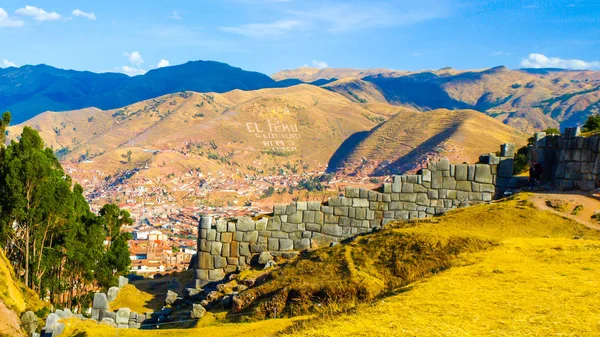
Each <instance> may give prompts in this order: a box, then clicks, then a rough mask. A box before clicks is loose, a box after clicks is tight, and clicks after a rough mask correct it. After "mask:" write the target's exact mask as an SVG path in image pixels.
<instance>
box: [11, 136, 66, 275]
mask: <svg viewBox="0 0 600 337" xmlns="http://www.w3.org/2000/svg"><path fill="white" fill-rule="evenodd" d="M1 166H2V167H1V168H0V170H1V173H0V179H1V181H2V184H0V185H2V186H1V187H0V188H1V192H2V193H1V194H2V202H1V204H2V213H3V214H2V215H1V218H2V223H3V225H4V226H5V230H4V231H3V232H4V233H5V234H7V235H8V237H7V239H9V240H11V242H12V244H13V246H14V247H15V248H16V249H15V250H13V251H12V253H13V254H15V256H12V258H13V259H16V260H18V261H21V263H20V264H21V266H22V267H23V270H24V281H25V284H26V285H28V286H34V285H33V284H32V282H30V281H31V278H30V269H31V267H32V266H38V267H39V265H40V263H41V262H40V261H41V260H42V259H43V253H44V244H45V241H46V239H47V238H48V235H49V234H51V232H52V231H53V230H55V229H57V228H60V226H62V225H64V223H65V222H66V221H67V218H66V217H67V215H68V212H69V210H70V206H71V205H72V203H71V200H70V199H71V193H70V186H71V180H70V178H69V177H67V176H65V174H64V171H63V170H62V167H61V166H60V164H59V163H58V160H57V159H56V157H54V154H53V153H52V150H50V149H44V144H43V142H42V139H41V138H40V136H39V134H38V133H37V131H35V130H33V129H31V128H29V127H25V128H24V129H23V134H22V135H21V140H20V141H19V142H18V143H17V142H15V141H12V142H11V145H10V146H8V147H7V149H6V150H5V152H4V158H3V161H2V164H1ZM11 224H12V226H11V228H8V226H9V225H11ZM36 260H37V263H36V264H34V263H35V262H36ZM37 272H38V273H39V272H40V271H39V270H38V271H37Z"/></svg>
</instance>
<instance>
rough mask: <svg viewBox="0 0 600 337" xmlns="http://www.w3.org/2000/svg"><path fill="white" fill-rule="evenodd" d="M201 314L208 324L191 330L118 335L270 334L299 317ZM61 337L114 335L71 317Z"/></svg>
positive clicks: (121, 332)
mask: <svg viewBox="0 0 600 337" xmlns="http://www.w3.org/2000/svg"><path fill="white" fill-rule="evenodd" d="M208 315H209V317H206V316H205V317H204V318H203V319H202V320H201V321H200V322H203V321H210V323H204V324H202V325H200V324H199V326H198V327H196V328H192V329H157V330H135V329H131V330H130V329H119V336H124V337H127V336H131V337H137V336H144V337H192V336H193V337H196V336H219V337H230V336H231V337H234V336H274V335H276V334H277V332H279V331H282V330H284V329H286V328H289V327H290V326H291V325H292V324H294V322H297V321H298V320H301V319H303V318H295V319H276V320H266V321H260V322H253V323H223V322H220V321H217V320H215V319H214V318H212V317H210V314H208ZM63 335H64V336H66V337H68V336H77V337H114V336H115V335H116V329H115V328H111V327H108V326H106V325H100V324H97V323H95V322H93V321H91V320H88V321H83V322H82V321H78V320H76V319H71V320H69V321H68V322H67V327H66V329H65V333H64V334H63Z"/></svg>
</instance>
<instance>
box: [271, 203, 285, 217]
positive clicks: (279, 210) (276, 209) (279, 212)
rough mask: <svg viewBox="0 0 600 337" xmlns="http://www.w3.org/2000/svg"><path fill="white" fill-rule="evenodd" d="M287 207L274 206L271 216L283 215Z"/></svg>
mask: <svg viewBox="0 0 600 337" xmlns="http://www.w3.org/2000/svg"><path fill="white" fill-rule="evenodd" d="M286 209H287V205H275V206H273V215H282V214H285V212H286Z"/></svg>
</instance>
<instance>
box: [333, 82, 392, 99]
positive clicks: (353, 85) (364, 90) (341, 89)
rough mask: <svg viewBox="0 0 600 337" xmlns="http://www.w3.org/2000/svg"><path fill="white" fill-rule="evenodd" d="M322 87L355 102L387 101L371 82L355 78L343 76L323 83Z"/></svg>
mask: <svg viewBox="0 0 600 337" xmlns="http://www.w3.org/2000/svg"><path fill="white" fill-rule="evenodd" d="M323 88H326V89H329V90H331V91H335V92H337V93H339V94H341V95H344V96H345V97H346V98H348V99H349V100H351V101H353V102H357V103H373V102H384V103H387V101H386V99H385V97H384V96H383V94H382V93H381V91H379V89H378V88H377V86H376V85H374V84H373V83H370V82H367V81H363V80H360V79H357V78H345V79H341V80H337V81H335V82H331V83H329V84H327V85H324V86H323Z"/></svg>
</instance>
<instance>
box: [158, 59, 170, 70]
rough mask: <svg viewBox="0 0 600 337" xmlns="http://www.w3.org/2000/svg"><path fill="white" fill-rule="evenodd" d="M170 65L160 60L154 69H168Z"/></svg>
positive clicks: (166, 61)
mask: <svg viewBox="0 0 600 337" xmlns="http://www.w3.org/2000/svg"><path fill="white" fill-rule="evenodd" d="M170 65H171V63H170V62H169V61H168V60H165V59H162V60H160V61H158V64H157V65H156V68H163V67H168V66H170Z"/></svg>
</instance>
